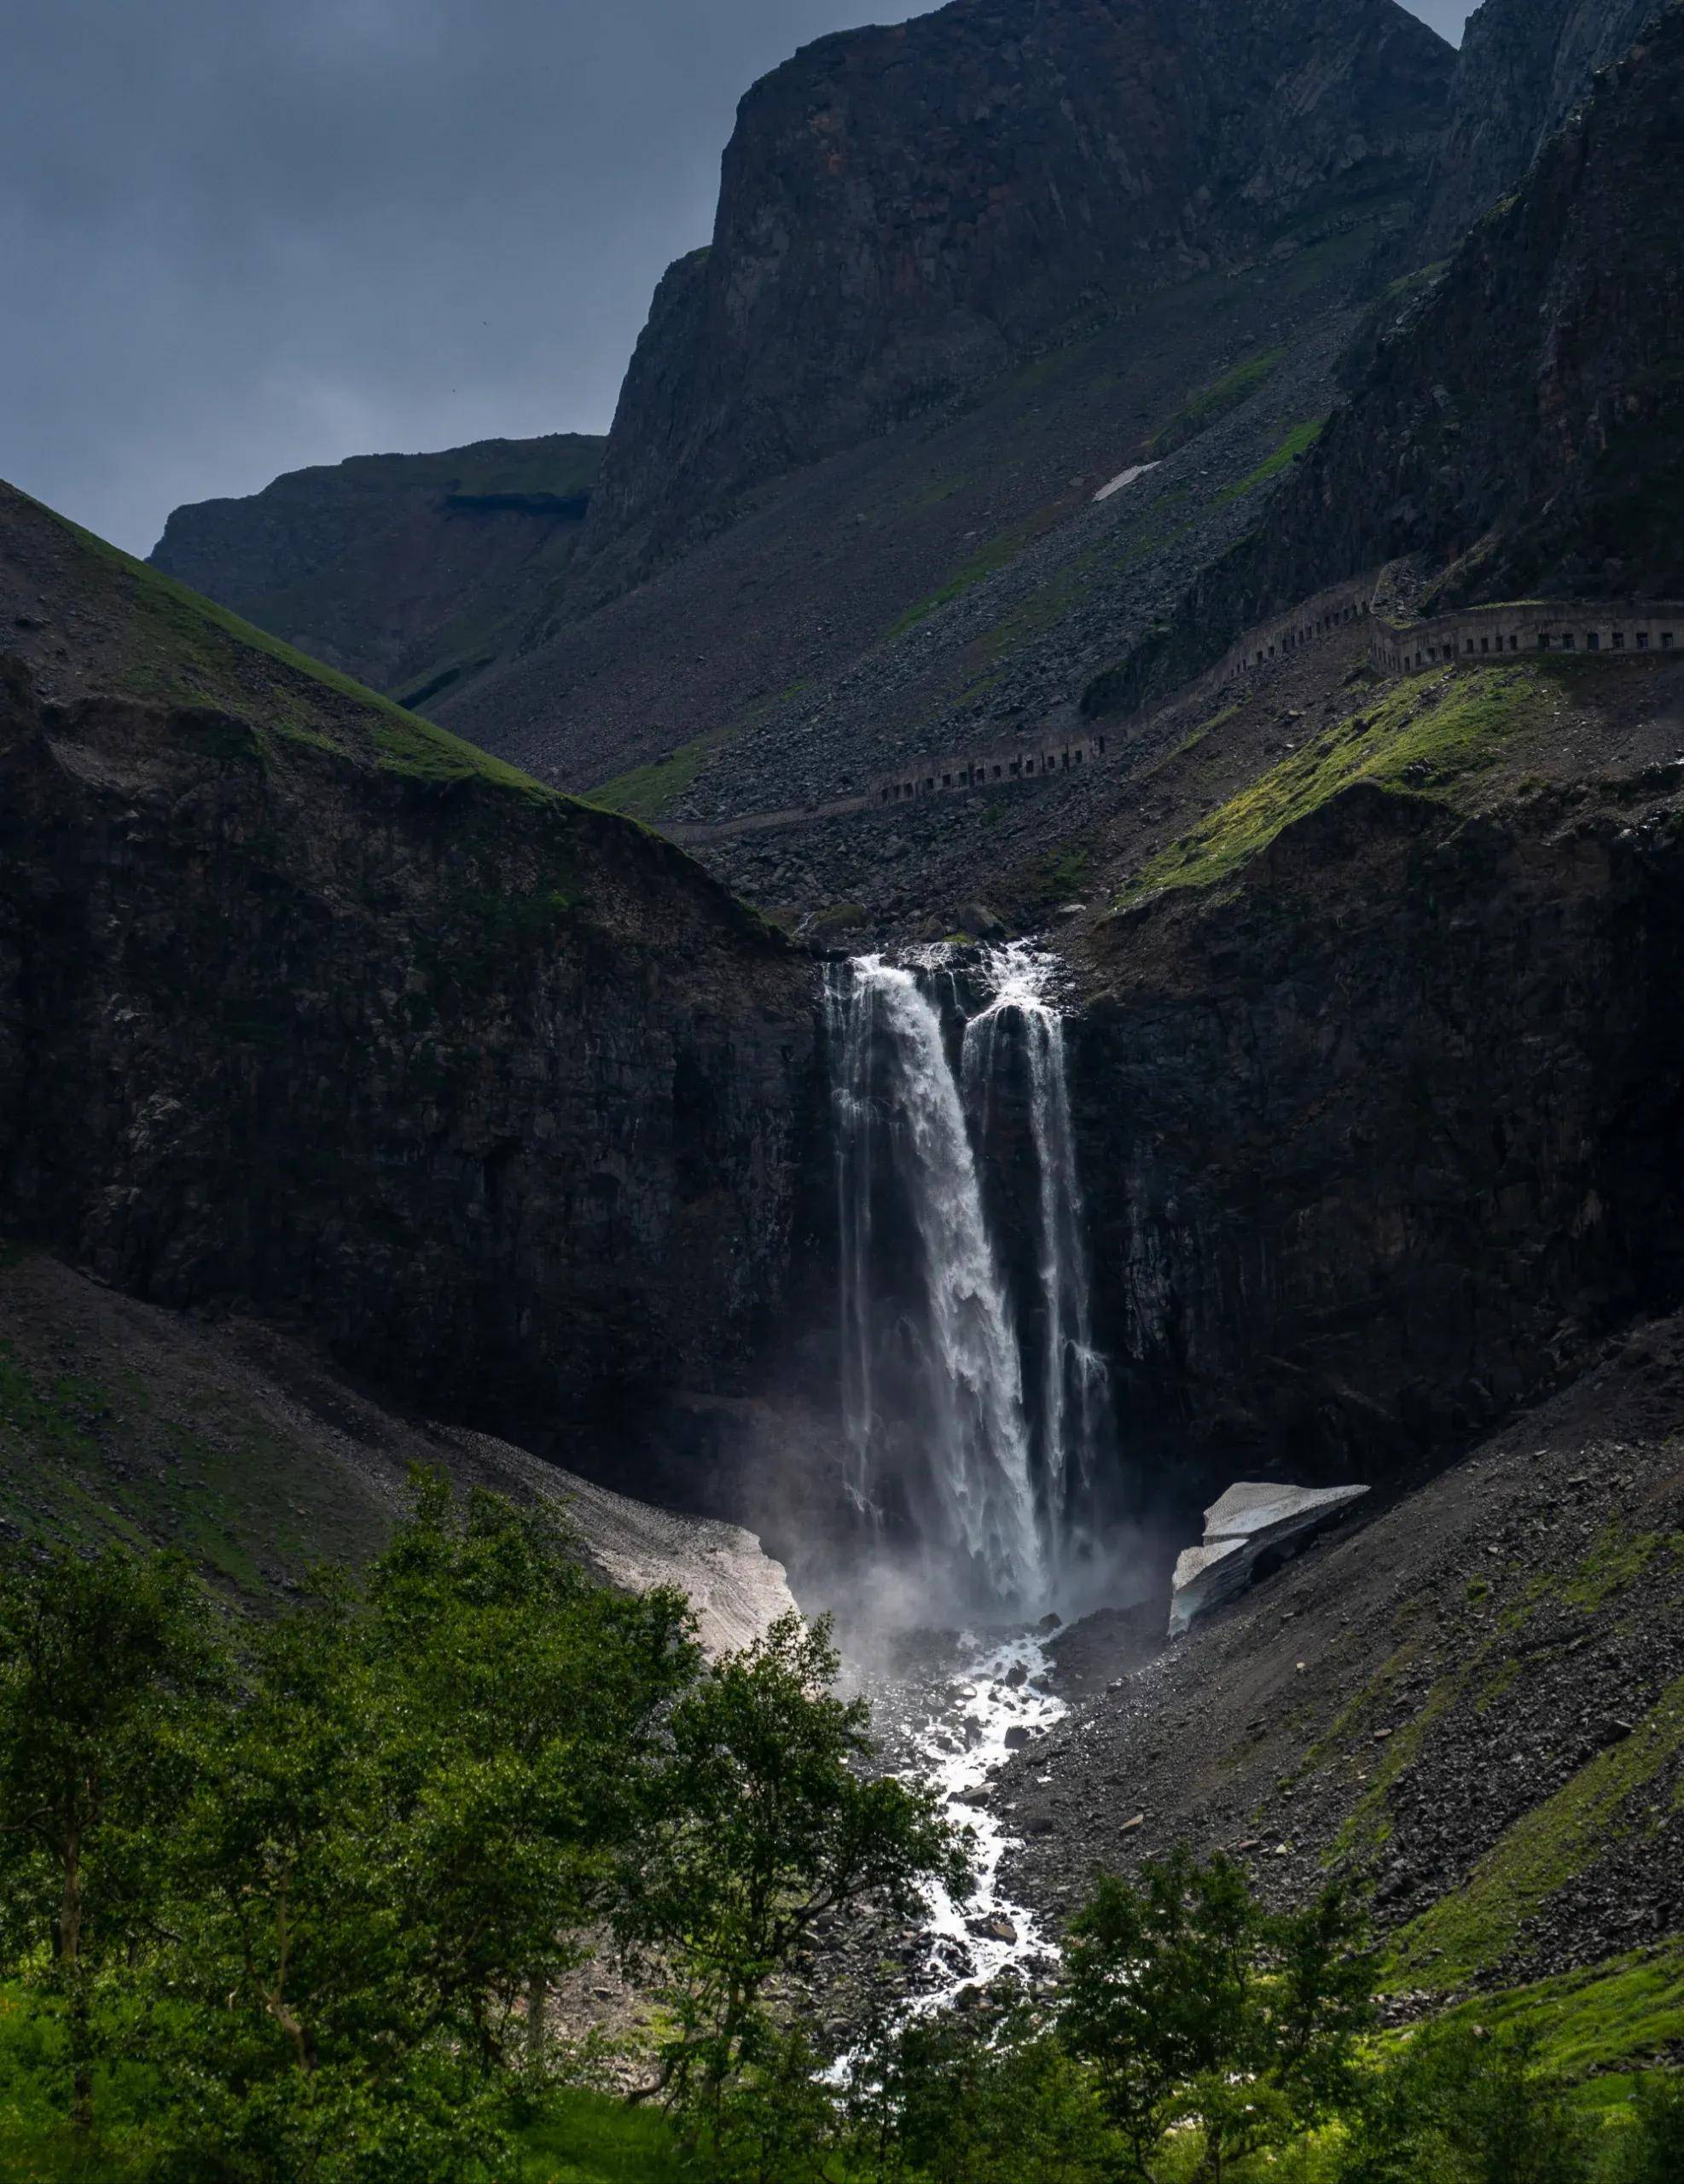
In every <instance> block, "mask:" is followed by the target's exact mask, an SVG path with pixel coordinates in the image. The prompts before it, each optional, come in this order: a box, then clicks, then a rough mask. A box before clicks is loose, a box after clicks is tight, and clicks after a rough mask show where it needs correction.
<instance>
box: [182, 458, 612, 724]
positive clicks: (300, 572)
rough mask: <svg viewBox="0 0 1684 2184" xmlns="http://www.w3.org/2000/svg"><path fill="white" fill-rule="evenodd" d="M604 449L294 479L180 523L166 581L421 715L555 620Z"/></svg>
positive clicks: (394, 464) (386, 462)
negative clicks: (539, 623) (546, 619)
mask: <svg viewBox="0 0 1684 2184" xmlns="http://www.w3.org/2000/svg"><path fill="white" fill-rule="evenodd" d="M603 445H604V443H603V442H602V441H601V440H600V439H590V438H588V437H586V436H584V435H583V434H580V433H554V434H552V435H550V436H549V438H547V439H536V440H482V441H480V442H479V443H478V444H476V445H474V446H473V447H464V448H452V449H449V450H446V451H445V452H444V453H443V454H442V455H371V456H353V457H352V458H351V461H349V462H341V463H339V464H337V465H322V466H320V467H318V468H314V469H310V470H294V471H289V472H288V473H287V474H286V475H285V476H284V477H281V478H277V479H276V480H275V482H274V483H273V484H272V485H269V486H266V487H265V488H264V491H262V492H261V493H255V494H253V495H252V496H251V497H249V498H247V499H245V500H225V501H200V502H196V503H195V504H193V505H192V506H189V507H187V508H177V509H176V511H175V513H174V514H172V515H171V518H170V520H169V523H168V524H167V526H165V531H164V536H163V537H162V538H161V539H160V541H159V543H158V544H157V546H156V548H155V549H154V551H153V554H152V557H151V558H152V562H153V566H154V567H155V568H160V569H162V570H163V571H164V572H165V574H166V575H169V576H172V577H177V578H180V579H181V581H182V582H183V584H191V585H192V586H193V587H194V589H195V590H198V591H202V592H203V593H205V595H206V596H207V597H208V598H212V599H214V600H217V601H218V602H219V603H220V604H221V605H223V606H224V607H232V608H233V610H234V612H235V613H236V614H241V615H243V616H244V617H245V618H246V619H247V621H250V622H254V623H256V624H257V625H258V627H259V628H260V629H264V630H270V631H272V632H273V634H274V635H275V636H278V637H283V638H285V640H286V641H287V643H288V644H295V645H297V646H298V647H299V649H300V650H301V651H304V652H307V653H311V654H313V655H314V656H315V657H316V659H324V660H326V661H327V662H328V665H330V666H334V667H337V668H340V669H342V670H343V671H345V672H346V674H349V675H355V676H356V677H358V678H359V680H361V681H363V682H365V683H370V684H372V685H373V686H374V687H375V688H376V689H381V690H388V691H390V692H392V694H394V695H395V696H397V697H399V698H400V699H403V700H406V701H409V702H412V703H416V704H422V703H425V702H427V700H429V699H431V698H433V697H434V696H436V695H439V694H442V693H444V691H446V690H450V689H454V688H460V687H461V686H462V684H464V683H467V682H468V681H471V680H472V679H473V677H474V676H475V675H476V674H479V673H480V672H482V671H484V670H485V668H487V667H488V666H490V665H492V664H493V662H494V661H496V659H498V658H500V657H501V656H502V654H503V653H504V652H506V651H507V650H508V648H509V647H510V646H511V645H512V644H513V643H514V642H515V641H516V639H517V637H518V636H519V635H520V633H521V632H522V631H523V630H525V629H526V627H527V626H528V625H529V624H530V623H531V620H532V619H533V618H534V617H536V616H537V615H538V614H540V613H542V612H543V607H544V606H545V603H546V602H547V601H548V599H549V596H550V595H551V593H552V591H553V590H554V588H555V585H556V584H559V583H560V580H561V578H562V577H563V575H564V574H565V572H566V568H567V566H568V564H569V563H570V561H572V555H573V552H574V549H575V548H576V547H577V545H578V542H579V539H580V537H581V535H582V533H583V531H584V519H585V514H586V511H587V509H588V508H589V502H590V494H591V489H592V488H593V486H594V485H595V482H596V473H597V470H598V468H599V465H600V463H601V453H602V448H603Z"/></svg>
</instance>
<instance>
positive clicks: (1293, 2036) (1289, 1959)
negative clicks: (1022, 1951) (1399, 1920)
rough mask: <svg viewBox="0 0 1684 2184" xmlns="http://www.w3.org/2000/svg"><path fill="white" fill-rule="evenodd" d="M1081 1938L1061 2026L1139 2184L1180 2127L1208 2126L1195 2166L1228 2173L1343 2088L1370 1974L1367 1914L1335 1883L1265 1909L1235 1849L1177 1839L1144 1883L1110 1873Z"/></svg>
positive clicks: (1362, 2024) (1074, 1931)
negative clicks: (1186, 1846) (1202, 1852)
mask: <svg viewBox="0 0 1684 2184" xmlns="http://www.w3.org/2000/svg"><path fill="white" fill-rule="evenodd" d="M1070 1938H1071V1948H1070V1952H1069V1955H1068V1959H1067V1962H1066V1984H1065V1989H1064V1993H1063V1996H1062V2000H1061V2007H1060V2020H1061V2024H1062V2028H1063V2032H1064V2036H1065V2038H1066V2042H1068V2044H1069V2046H1070V2048H1071V2052H1072V2053H1075V2054H1076V2055H1077V2056H1079V2057H1080V2058H1081V2059H1083V2061H1085V2062H1086V2063H1087V2064H1088V2065H1089V2067H1090V2068H1091V2069H1092V2071H1094V2073H1095V2080H1096V2083H1097V2086H1098V2089H1099V2094H1100V2100H1101V2101H1102V2102H1103V2104H1104V2106H1105V2109H1106V2113H1107V2115H1108V2116H1109V2117H1110V2119H1111V2121H1112V2124H1113V2125H1114V2126H1115V2129H1116V2130H1117V2133H1118V2138H1119V2140H1120V2142H1121V2146H1122V2149H1123V2155H1122V2158H1123V2164H1124V2174H1125V2175H1129V2176H1130V2177H1133V2178H1136V2179H1139V2180H1142V2184H1151V2180H1153V2179H1154V2178H1156V2177H1157V2176H1158V2175H1159V2174H1160V2173H1161V2171H1160V2166H1159V2164H1160V2157H1161V2155H1162V2152H1163V2149H1164V2142H1165V2140H1166V2138H1167V2137H1168V2135H1169V2134H1170V2131H1171V2130H1172V2129H1175V2128H1176V2127H1177V2126H1196V2127H1197V2129H1198V2133H1199V2162H1198V2166H1197V2169H1196V2171H1195V2174H1196V2175H1197V2176H1198V2177H1199V2179H1200V2180H1208V2184H1222V2179H1223V2178H1224V2177H1226V2176H1228V2175H1229V2174H1230V2173H1231V2172H1232V2170H1233V2169H1234V2166H1235V2164H1238V2163H1240V2162H1242V2161H1244V2160H1246V2158H1249V2157H1251V2156H1252V2155H1255V2154H1257V2153H1260V2152H1263V2151H1265V2150H1267V2149H1272V2148H1276V2147H1280V2146H1284V2145H1285V2144H1286V2143H1287V2141H1288V2140H1291V2139H1292V2137H1293V2136H1294V2135H1296V2134H1298V2133H1300V2132H1302V2131H1304V2130H1306V2129H1310V2128H1313V2127H1314V2125H1315V2123H1318V2122H1319V2121H1320V2120H1321V2119H1322V2118H1323V2117H1326V2116H1327V2114H1328V2113H1329V2112H1330V2111H1332V2110H1333V2107H1334V2106H1336V2105H1337V2104H1338V2101H1339V2100H1341V2099H1342V2098H1343V2097H1344V2094H1345V2093H1346V2091H1347V2090H1348V2088H1349V2085H1350V2081H1351V2077H1352V2072H1353V2069H1354V2065H1355V2057H1356V2043H1357V2041H1358V2039H1359V2036H1361V2034H1362V2032H1363V2030H1365V2029H1366V2028H1367V2027H1368V2024H1370V2023H1371V2022H1372V2021H1373V1988H1374V1975H1373V1960H1372V1959H1371V1958H1370V1956H1369V1955H1368V1953H1367V1949H1366V1947H1365V1932H1364V1924H1363V1920H1362V1915H1361V1913H1360V1911H1359V1909H1358V1908H1357V1907H1356V1904H1355V1902H1353V1900H1352V1899H1351V1898H1350V1896H1349V1895H1348V1894H1347V1893H1346V1892H1345V1891H1344V1890H1343V1889H1342V1888H1341V1887H1339V1886H1338V1885H1330V1886H1329V1887H1327V1889H1325V1890H1324V1891H1322V1892H1321V1895H1320V1896H1318V1897H1317V1898H1316V1899H1315V1902H1313V1903H1312V1904H1310V1905H1309V1908H1306V1909H1304V1910H1303V1911H1298V1912H1292V1913H1286V1914H1275V1913H1270V1912H1269V1911H1267V1910H1265V1909H1264V1908H1263V1906H1262V1905H1261V1904H1260V1903H1259V1902H1257V1898H1256V1897H1255V1896H1253V1894H1252V1893H1251V1887H1250V1885H1249V1884H1248V1882H1247V1880H1246V1876H1245V1874H1244V1873H1242V1872H1241V1871H1240V1868H1239V1867H1237V1866H1235V1865H1234V1864H1233V1863H1232V1862H1230V1861H1229V1860H1228V1859H1226V1858H1224V1857H1222V1856H1217V1857H1214V1858H1212V1859H1211V1862H1209V1863H1208V1864H1206V1865H1200V1864H1199V1862H1197V1861H1195V1860H1194V1859H1193V1857H1192V1856H1191V1855H1190V1854H1189V1853H1188V1852H1187V1851H1185V1850H1177V1851H1176V1852H1175V1853H1174V1854H1173V1855H1172V1856H1170V1857H1169V1858H1168V1859H1166V1860H1164V1862H1161V1863H1159V1862H1147V1864H1146V1865H1145V1866H1144V1867H1142V1868H1141V1877H1140V1881H1139V1885H1137V1886H1131V1885H1129V1883H1128V1882H1126V1881H1124V1880H1121V1879H1115V1878H1111V1879H1104V1880H1102V1881H1100V1884H1099V1885H1098V1886H1097V1888H1096V1889H1095V1891H1094V1893H1093V1895H1092V1896H1091V1897H1090V1898H1089V1902H1087V1904H1086V1905H1085V1906H1084V1907H1083V1909H1082V1911H1081V1912H1080V1913H1079V1914H1077V1917H1076V1918H1075V1920H1072V1922H1071V1930H1070Z"/></svg>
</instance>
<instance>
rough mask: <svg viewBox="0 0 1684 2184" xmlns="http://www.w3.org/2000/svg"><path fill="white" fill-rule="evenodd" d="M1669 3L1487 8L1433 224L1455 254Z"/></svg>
mask: <svg viewBox="0 0 1684 2184" xmlns="http://www.w3.org/2000/svg"><path fill="white" fill-rule="evenodd" d="M1659 5H1660V0H1485V4H1484V6H1483V7H1481V8H1478V9H1475V10H1474V12H1473V14H1472V15H1471V16H1470V17H1469V18H1468V25H1467V30H1466V35H1465V36H1464V38H1463V40H1462V49H1461V57H1460V61H1458V63H1457V67H1456V73H1455V82H1454V84H1453V85H1452V88H1451V94H1450V120H1449V128H1448V130H1447V131H1446V133H1445V140H1444V148H1443V153H1442V154H1441V155H1440V159H1439V167H1438V178H1437V189H1436V192H1435V195H1434V199H1433V205H1432V211H1431V217H1430V218H1429V220H1428V224H1427V254H1428V255H1429V256H1432V255H1434V254H1436V253H1439V252H1442V251H1445V250H1449V249H1453V248H1454V247H1455V245H1456V244H1457V243H1458V242H1459V241H1460V239H1461V237H1462V235H1463V234H1464V233H1465V231H1466V229H1468V228H1469V227H1471V226H1472V224H1473V222H1474V221H1475V220H1477V219H1478V218H1479V216H1480V214H1481V213H1482V212H1486V211H1488V210H1489V208H1490V206H1493V205H1495V203H1496V201H1497V200H1498V199H1499V198H1500V197H1501V196H1502V195H1504V193H1505V192H1506V191H1507V190H1510V189H1513V188H1514V186H1515V185H1516V183H1519V180H1520V178H1521V177H1522V176H1523V175H1524V173H1525V171H1526V170H1527V168H1528V167H1529V166H1530V165H1531V164H1532V161H1533V160H1534V159H1535V158H1536V156H1537V154H1538V152H1539V150H1540V148H1542V144H1543V142H1544V140H1545V139H1546V137H1549V136H1551V135H1553V132H1554V131H1556V130H1558V129H1559V128H1560V127H1561V125H1562V124H1563V123H1564V122H1565V120H1566V119H1567V118H1568V116H1569V115H1570V114H1571V113H1572V111H1573V109H1574V107H1576V106H1577V105H1578V104H1579V102H1581V101H1582V99H1583V98H1584V96H1585V95H1586V94H1587V92H1588V90H1589V88H1590V81H1591V78H1592V77H1593V76H1594V74H1595V73H1596V72H1597V70H1598V69H1599V68H1606V67H1607V66H1608V64H1609V63H1610V62H1611V61H1617V60H1618V59H1619V58H1620V56H1621V55H1623V53H1624V52H1625V50H1626V49H1627V47H1628V46H1629V45H1630V44H1631V42H1632V40H1633V39H1634V38H1635V37H1636V36H1637V34H1638V32H1640V30H1641V29H1642V28H1643V26H1644V25H1645V24H1646V22H1647V21H1648V20H1650V18H1651V17H1652V16H1653V15H1655V14H1656V13H1657V12H1658V7H1659Z"/></svg>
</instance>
